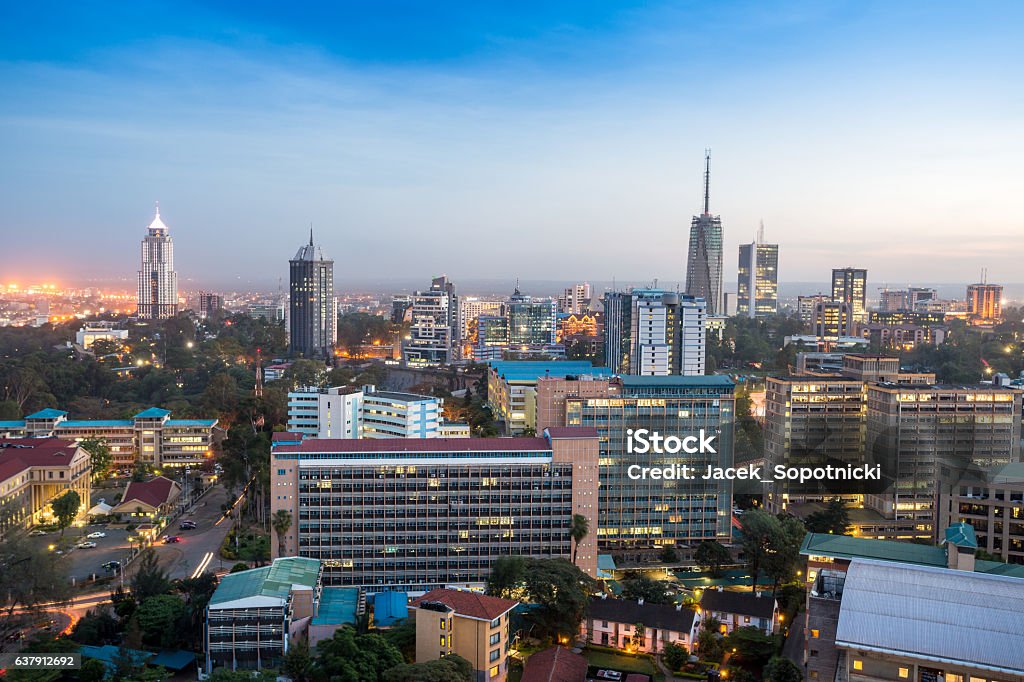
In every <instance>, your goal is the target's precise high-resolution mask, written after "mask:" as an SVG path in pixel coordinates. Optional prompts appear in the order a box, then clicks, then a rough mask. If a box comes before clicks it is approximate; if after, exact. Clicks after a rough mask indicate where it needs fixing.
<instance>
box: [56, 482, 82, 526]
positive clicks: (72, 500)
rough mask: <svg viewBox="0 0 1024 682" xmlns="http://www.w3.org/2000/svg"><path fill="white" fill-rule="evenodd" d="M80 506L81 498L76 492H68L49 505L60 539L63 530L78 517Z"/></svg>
mask: <svg viewBox="0 0 1024 682" xmlns="http://www.w3.org/2000/svg"><path fill="white" fill-rule="evenodd" d="M81 506H82V498H81V497H79V495H78V492H77V491H75V490H68V491H67V492H65V493H64V494H63V495H61V496H60V497H58V498H57V499H56V500H54V501H53V502H51V503H50V507H51V508H52V509H53V515H54V516H56V517H57V527H58V528H60V535H61V537H64V530H65V529H66V528H67V527H68V526H70V525H71V522H72V521H74V520H75V517H76V516H78V509H79V507H81Z"/></svg>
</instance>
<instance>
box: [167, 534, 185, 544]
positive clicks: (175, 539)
mask: <svg viewBox="0 0 1024 682" xmlns="http://www.w3.org/2000/svg"><path fill="white" fill-rule="evenodd" d="M164 542H165V543H167V544H168V545H173V544H174V543H175V542H181V538H179V537H178V536H177V535H167V536H165V537H164Z"/></svg>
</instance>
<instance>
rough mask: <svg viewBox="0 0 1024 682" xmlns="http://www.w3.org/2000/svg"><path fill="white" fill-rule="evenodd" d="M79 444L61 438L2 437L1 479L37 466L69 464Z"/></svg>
mask: <svg viewBox="0 0 1024 682" xmlns="http://www.w3.org/2000/svg"><path fill="white" fill-rule="evenodd" d="M76 452H78V445H77V444H76V443H74V442H72V441H70V440H62V439H60V438H4V439H0V481H6V480H7V479H9V478H11V477H12V476H16V475H18V474H19V473H21V472H22V471H25V470H26V469H29V468H31V467H37V466H43V467H46V466H67V465H68V464H70V463H71V460H72V459H74V457H75V453H76Z"/></svg>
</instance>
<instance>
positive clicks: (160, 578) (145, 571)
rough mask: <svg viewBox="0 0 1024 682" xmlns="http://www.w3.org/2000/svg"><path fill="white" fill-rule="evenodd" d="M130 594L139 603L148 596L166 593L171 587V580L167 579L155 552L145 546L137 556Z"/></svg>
mask: <svg viewBox="0 0 1024 682" xmlns="http://www.w3.org/2000/svg"><path fill="white" fill-rule="evenodd" d="M131 589H132V596H133V597H134V598H135V601H136V602H138V603H139V604H142V602H144V601H146V600H147V599H149V598H150V597H156V596H159V595H161V594H167V592H168V591H169V590H170V589H171V581H170V580H168V579H167V571H165V570H164V569H163V567H161V566H160V561H159V559H158V558H157V555H156V552H155V551H153V548H152V547H149V548H147V549H146V550H145V551H144V552H143V553H142V556H141V557H139V570H138V571H137V572H136V573H135V575H134V576H133V577H132V581H131Z"/></svg>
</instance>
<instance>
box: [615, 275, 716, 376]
mask: <svg viewBox="0 0 1024 682" xmlns="http://www.w3.org/2000/svg"><path fill="white" fill-rule="evenodd" d="M604 312H605V364H606V365H607V366H608V367H609V368H610V369H611V370H612V371H613V372H615V373H618V374H632V375H637V376H671V375H675V374H683V375H688V376H689V375H700V374H704V355H705V350H706V349H705V338H704V337H705V332H706V328H707V311H706V307H705V302H704V300H703V299H700V298H694V297H692V296H681V295H680V294H677V293H674V292H670V291H663V290H661V289H632V290H631V291H628V292H610V293H608V294H605V299H604Z"/></svg>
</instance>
